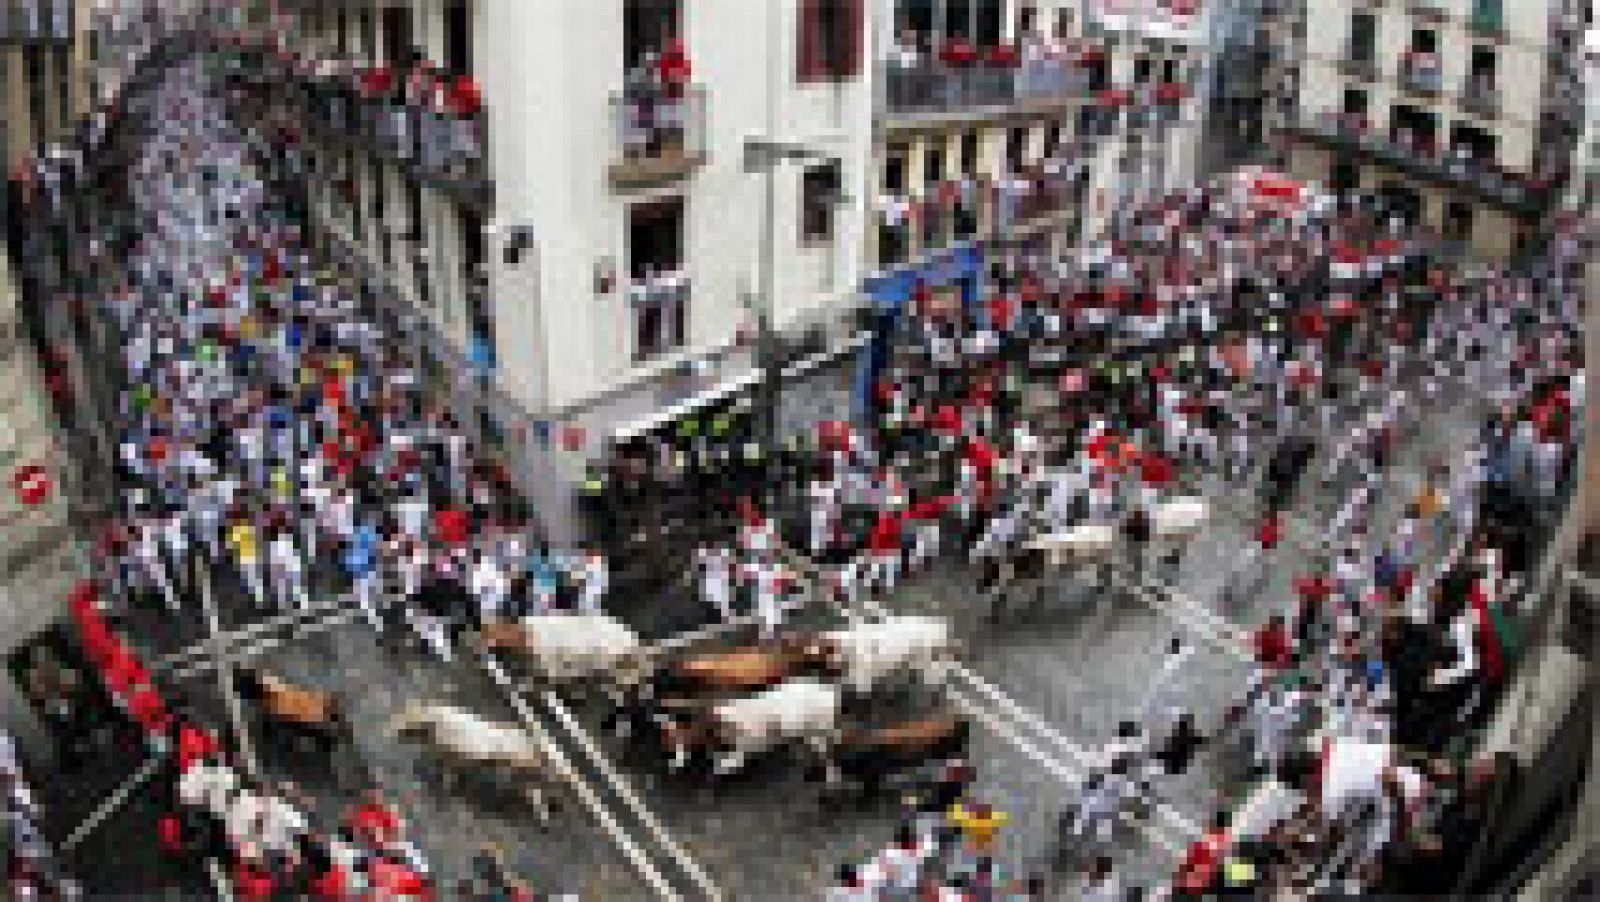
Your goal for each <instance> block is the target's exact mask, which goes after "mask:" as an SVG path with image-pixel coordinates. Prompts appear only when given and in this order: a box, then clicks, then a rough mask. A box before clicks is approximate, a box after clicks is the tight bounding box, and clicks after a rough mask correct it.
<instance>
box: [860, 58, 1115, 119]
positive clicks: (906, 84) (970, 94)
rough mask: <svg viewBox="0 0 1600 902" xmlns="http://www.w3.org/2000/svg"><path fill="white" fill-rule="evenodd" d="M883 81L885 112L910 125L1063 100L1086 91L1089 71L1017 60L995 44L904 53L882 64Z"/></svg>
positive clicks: (1051, 61)
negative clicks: (940, 53)
mask: <svg viewBox="0 0 1600 902" xmlns="http://www.w3.org/2000/svg"><path fill="white" fill-rule="evenodd" d="M958 49H962V48H958ZM1029 55H1030V56H1032V54H1031V53H1030V54H1029ZM883 80H884V86H885V91H884V111H885V113H886V114H887V115H888V116H889V117H890V118H892V119H898V120H901V121H902V122H904V123H905V124H908V125H914V124H918V123H919V122H922V121H926V120H929V119H938V118H943V117H966V116H971V117H984V116H995V115H1001V114H1005V113H1008V112H1012V111H1015V110H1018V109H1026V108H1030V107H1051V106H1060V105H1065V104H1067V103H1069V102H1071V101H1073V100H1081V99H1082V98H1084V97H1087V96H1088V95H1089V93H1090V82H1091V73H1090V70H1089V69H1088V68H1086V67H1085V66H1083V65H1080V61H1079V60H1075V59H1063V58H1058V57H1046V56H1042V55H1041V56H1039V57H1038V58H1028V59H1023V58H1021V57H1019V55H1018V51H1017V50H1016V49H1014V48H1011V47H995V48H990V49H988V50H983V51H975V50H964V49H963V52H947V53H945V54H944V55H943V56H941V57H940V58H938V59H933V58H929V57H927V56H925V55H920V54H917V53H914V52H905V53H902V54H901V55H900V56H899V57H897V58H895V59H891V60H889V61H887V62H885V63H884V66H883Z"/></svg>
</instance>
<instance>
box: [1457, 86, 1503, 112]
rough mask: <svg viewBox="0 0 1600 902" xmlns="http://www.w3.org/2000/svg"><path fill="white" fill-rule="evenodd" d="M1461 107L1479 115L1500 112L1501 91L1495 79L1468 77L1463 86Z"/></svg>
mask: <svg viewBox="0 0 1600 902" xmlns="http://www.w3.org/2000/svg"><path fill="white" fill-rule="evenodd" d="M1460 102H1461V108H1462V109H1463V110H1466V111H1467V112H1469V113H1473V114H1475V115H1479V116H1485V117H1493V116H1498V115H1499V114H1500V91H1499V89H1498V88H1496V87H1495V83H1494V80H1493V79H1468V80H1467V83H1466V84H1465V85H1464V86H1463V87H1462V88H1461V98H1460Z"/></svg>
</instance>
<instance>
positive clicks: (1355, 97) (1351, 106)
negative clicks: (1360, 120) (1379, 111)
mask: <svg viewBox="0 0 1600 902" xmlns="http://www.w3.org/2000/svg"><path fill="white" fill-rule="evenodd" d="M1344 114H1345V115H1346V116H1360V117H1365V116H1366V115H1367V92H1366V91H1364V90H1362V89H1361V88H1345V90H1344Z"/></svg>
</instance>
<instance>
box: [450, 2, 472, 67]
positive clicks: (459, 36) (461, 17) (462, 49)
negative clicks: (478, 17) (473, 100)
mask: <svg viewBox="0 0 1600 902" xmlns="http://www.w3.org/2000/svg"><path fill="white" fill-rule="evenodd" d="M444 65H445V68H446V69H448V70H449V71H451V72H454V73H466V72H471V71H472V7H470V6H468V5H467V4H466V3H465V2H461V0H452V2H451V3H450V4H449V5H448V6H446V7H445V8H444Z"/></svg>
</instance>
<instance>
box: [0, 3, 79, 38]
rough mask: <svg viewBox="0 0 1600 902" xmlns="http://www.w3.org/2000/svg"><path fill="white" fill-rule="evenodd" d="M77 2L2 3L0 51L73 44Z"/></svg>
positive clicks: (0, 12)
mask: <svg viewBox="0 0 1600 902" xmlns="http://www.w3.org/2000/svg"><path fill="white" fill-rule="evenodd" d="M76 6H77V2H76V0H29V2H26V3H15V2H9V0H0V47H3V46H6V45H11V44H18V45H30V44H33V45H45V44H56V45H64V44H70V43H71V42H72V35H73V24H74V23H73V19H74V15H75V14H74V8H75V7H76Z"/></svg>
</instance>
